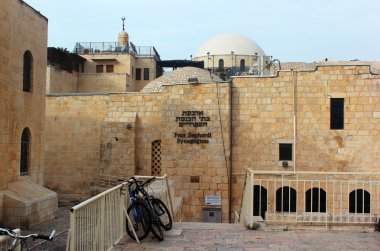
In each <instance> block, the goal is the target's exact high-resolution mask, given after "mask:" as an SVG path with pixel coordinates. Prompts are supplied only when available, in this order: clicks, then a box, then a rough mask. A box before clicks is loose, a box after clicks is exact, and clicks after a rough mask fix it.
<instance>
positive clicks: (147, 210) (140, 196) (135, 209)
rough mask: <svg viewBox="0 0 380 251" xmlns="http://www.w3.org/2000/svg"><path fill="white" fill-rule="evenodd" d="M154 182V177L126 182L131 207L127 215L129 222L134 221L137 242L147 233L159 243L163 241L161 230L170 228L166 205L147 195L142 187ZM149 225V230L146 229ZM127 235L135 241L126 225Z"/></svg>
mask: <svg viewBox="0 0 380 251" xmlns="http://www.w3.org/2000/svg"><path fill="white" fill-rule="evenodd" d="M153 180H155V177H153V178H151V179H148V180H147V181H145V182H143V181H139V180H136V178H134V177H132V178H131V179H129V180H127V182H128V183H129V185H128V193H129V196H130V202H131V205H130V206H129V208H128V210H127V213H128V216H129V218H130V219H131V220H133V221H134V224H133V228H134V230H135V232H136V235H137V238H138V239H139V240H142V239H144V238H145V237H146V236H147V235H148V234H149V231H152V233H153V235H154V236H155V237H156V238H157V239H158V240H160V241H162V240H163V239H164V236H163V232H162V229H161V227H162V228H164V229H165V230H170V229H171V228H172V224H173V223H172V218H171V215H170V213H169V210H168V209H167V207H166V205H165V204H164V203H163V202H162V201H161V200H160V199H158V198H154V197H153V196H152V195H149V194H148V192H147V191H146V190H145V188H144V186H145V185H147V184H148V183H150V182H152V181H153ZM147 225H149V228H148V227H147ZM126 228H127V233H128V235H129V236H130V237H131V238H132V239H134V240H135V236H134V234H133V231H132V230H131V229H130V225H129V224H128V222H127V224H126Z"/></svg>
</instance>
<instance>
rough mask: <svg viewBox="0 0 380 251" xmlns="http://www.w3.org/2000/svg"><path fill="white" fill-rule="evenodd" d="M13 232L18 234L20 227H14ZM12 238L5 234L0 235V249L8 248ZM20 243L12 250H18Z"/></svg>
mask: <svg viewBox="0 0 380 251" xmlns="http://www.w3.org/2000/svg"><path fill="white" fill-rule="evenodd" d="M13 232H15V233H17V234H20V233H21V232H20V229H14V230H13ZM12 242H13V238H12V237H10V236H6V235H1V236H0V250H8V248H9V247H10V246H11V245H12ZM20 250H21V245H18V246H17V247H15V249H14V251H20Z"/></svg>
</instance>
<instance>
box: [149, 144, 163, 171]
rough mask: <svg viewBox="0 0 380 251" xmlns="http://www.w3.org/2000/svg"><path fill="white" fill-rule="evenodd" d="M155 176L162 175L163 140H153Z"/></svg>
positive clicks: (153, 168)
mask: <svg viewBox="0 0 380 251" xmlns="http://www.w3.org/2000/svg"><path fill="white" fill-rule="evenodd" d="M151 170H152V171H151V174H152V175H153V176H159V175H161V140H155V141H153V142H152V169H151Z"/></svg>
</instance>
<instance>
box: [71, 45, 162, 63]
mask: <svg viewBox="0 0 380 251" xmlns="http://www.w3.org/2000/svg"><path fill="white" fill-rule="evenodd" d="M74 52H75V53H76V54H79V55H83V54H122V53H130V54H132V55H133V56H134V57H137V58H144V57H154V58H155V59H156V60H157V61H158V60H160V54H158V52H157V50H156V48H154V47H153V46H135V45H134V44H133V43H132V42H130V43H129V44H120V43H118V42H77V43H76V45H75V48H74Z"/></svg>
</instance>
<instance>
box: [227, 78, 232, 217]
mask: <svg viewBox="0 0 380 251" xmlns="http://www.w3.org/2000/svg"><path fill="white" fill-rule="evenodd" d="M232 108H233V95H232V80H230V168H229V172H228V222H229V223H231V211H232V198H231V194H232V193H231V189H232V186H231V182H232V146H233V143H232V132H233V130H232V111H233V109H232Z"/></svg>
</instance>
